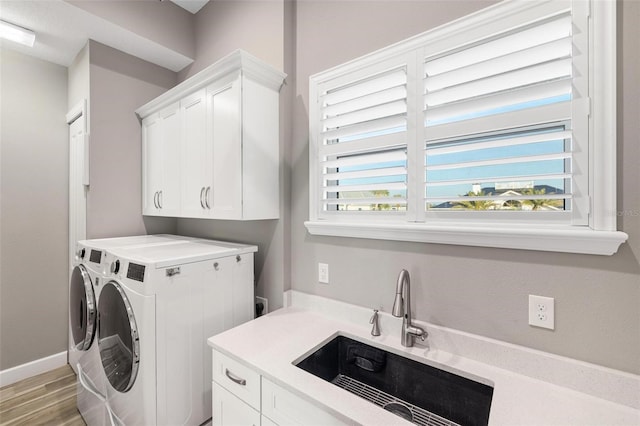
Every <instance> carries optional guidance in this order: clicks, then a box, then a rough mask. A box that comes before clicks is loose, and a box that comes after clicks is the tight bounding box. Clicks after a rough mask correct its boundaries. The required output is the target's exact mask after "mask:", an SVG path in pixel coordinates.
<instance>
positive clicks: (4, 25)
mask: <svg viewBox="0 0 640 426" xmlns="http://www.w3.org/2000/svg"><path fill="white" fill-rule="evenodd" d="M0 38H4V39H7V40H11V41H14V42H16V43H20V44H24V45H25V46H29V47H33V43H34V42H35V40H36V34H35V33H34V32H33V31H31V30H28V29H26V28H22V27H19V26H17V25H14V24H11V23H9V22H6V21H1V20H0Z"/></svg>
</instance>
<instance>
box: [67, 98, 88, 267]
mask: <svg viewBox="0 0 640 426" xmlns="http://www.w3.org/2000/svg"><path fill="white" fill-rule="evenodd" d="M85 120H86V111H85V108H84V102H82V103H81V104H80V105H79V106H77V107H76V108H74V109H73V110H72V111H71V112H69V114H67V123H68V124H69V277H71V271H72V270H73V266H74V265H73V261H74V258H75V249H76V242H77V241H78V240H84V239H86V238H87V186H88V184H89V172H88V167H87V166H88V164H87V163H88V160H89V156H88V151H87V143H86V130H85V129H86V125H85Z"/></svg>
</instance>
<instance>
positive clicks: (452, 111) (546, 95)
mask: <svg viewBox="0 0 640 426" xmlns="http://www.w3.org/2000/svg"><path fill="white" fill-rule="evenodd" d="M570 94H571V79H570V78H563V79H561V80H554V81H550V82H543V83H540V84H536V85H532V86H526V87H522V88H518V89H515V90H510V91H507V92H499V93H497V94H491V95H487V96H482V97H479V98H472V99H470V100H466V101H465V100H463V101H459V102H455V103H452V104H445V105H443V106H436V107H431V108H429V109H428V110H427V111H425V113H424V114H425V121H426V123H427V126H436V125H439V124H446V123H450V122H455V121H462V120H466V119H469V118H473V117H475V116H487V115H497V114H502V113H504V112H509V110H513V109H516V108H519V109H524V108H530V107H531V103H532V102H535V101H541V100H548V99H552V98H556V97H559V96H562V95H570ZM425 101H426V99H425Z"/></svg>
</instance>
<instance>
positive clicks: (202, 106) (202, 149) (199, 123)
mask: <svg viewBox="0 0 640 426" xmlns="http://www.w3.org/2000/svg"><path fill="white" fill-rule="evenodd" d="M180 111H181V114H182V144H183V147H182V153H183V160H182V216H186V217H205V216H206V215H207V213H208V210H209V209H207V204H206V203H205V194H206V193H207V192H209V193H210V192H211V188H210V186H211V184H210V181H211V178H210V175H211V160H210V156H209V151H210V148H209V147H208V144H209V141H208V140H207V138H206V123H205V121H206V102H205V90H204V89H203V90H200V91H198V92H196V93H194V94H192V95H190V96H188V97H186V98H185V99H183V100H182V101H180Z"/></svg>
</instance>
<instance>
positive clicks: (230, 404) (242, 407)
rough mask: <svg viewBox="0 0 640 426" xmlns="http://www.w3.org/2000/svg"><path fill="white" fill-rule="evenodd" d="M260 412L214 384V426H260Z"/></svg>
mask: <svg viewBox="0 0 640 426" xmlns="http://www.w3.org/2000/svg"><path fill="white" fill-rule="evenodd" d="M260 420H261V419H260V412H259V411H256V410H254V409H253V408H251V407H249V406H248V405H247V404H246V403H244V402H243V401H242V400H241V399H240V398H238V397H237V396H235V395H234V394H232V393H231V392H229V391H228V390H226V389H225V388H223V387H222V386H220V385H218V384H217V383H216V382H213V418H212V424H214V425H229V426H231V425H233V426H236V425H237V426H260Z"/></svg>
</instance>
